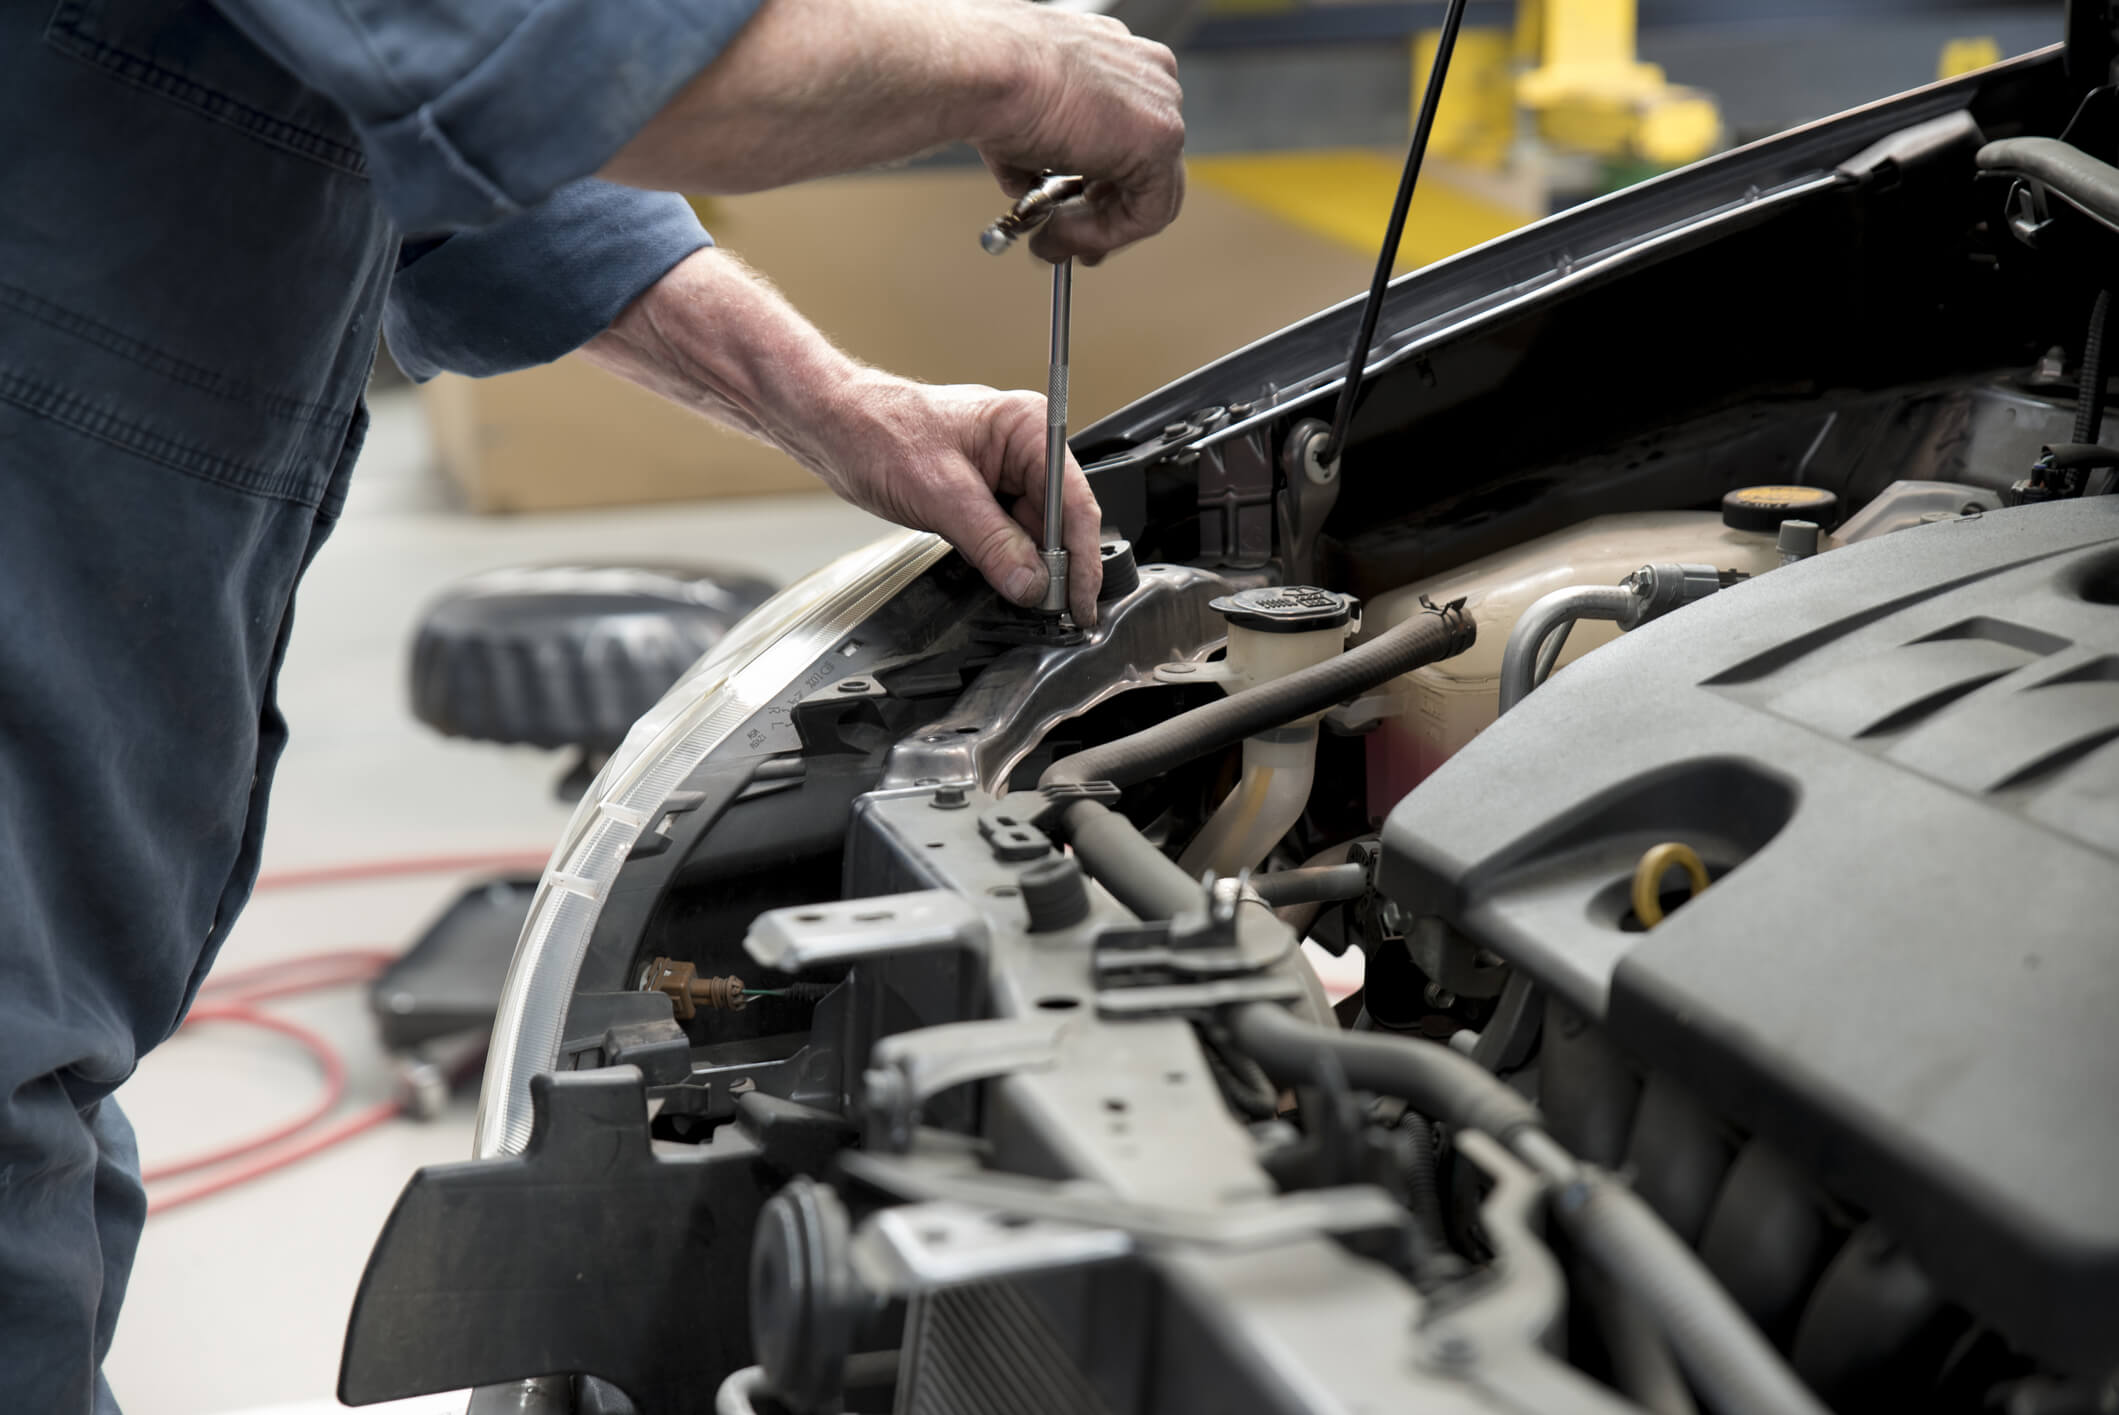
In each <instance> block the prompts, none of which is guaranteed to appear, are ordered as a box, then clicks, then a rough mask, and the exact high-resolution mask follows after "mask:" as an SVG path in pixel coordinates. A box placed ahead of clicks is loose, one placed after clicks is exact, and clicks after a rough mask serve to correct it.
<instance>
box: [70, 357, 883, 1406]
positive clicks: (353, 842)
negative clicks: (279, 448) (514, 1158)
mask: <svg viewBox="0 0 2119 1415" xmlns="http://www.w3.org/2000/svg"><path fill="white" fill-rule="evenodd" d="M437 475H438V474H437V473H436V472H435V471H434V469H433V464H432V458H431V455H430V450H429V447H428V443H427V437H426V431H425V427H424V424H423V423H422V421H421V419H420V415H419V409H418V405H417V403H416V400H415V399H414V398H413V396H412V395H411V394H410V393H409V392H408V391H406V390H403V389H398V390H394V391H390V392H385V393H382V394H380V395H379V396H378V397H377V398H376V400H375V427H374V431H373V432H372V434H371V435H370V438H369V441H368V447H367V451H366V453H365V455H364V456H363V458H362V461H361V465H360V469H359V472H358V474H357V475H356V477H355V480H354V487H353V492H352V497H351V500H350V503H349V505H348V507H347V511H346V516H345V519H344V521H343V522H342V523H341V524H340V526H339V529H338V531H337V533H336V534H335V535H334V537H333V538H332V541H331V543H330V544H329V545H328V546H326V547H325V549H324V551H323V553H322V555H321V557H320V558H319V559H318V560H317V562H316V565H315V567H314V568H313V569H312V570H311V572H310V574H309V578H308V580H307V582H306V584H305V585H304V586H303V588H302V591H301V595H300V599H299V601H298V605H297V614H296V627H295V633H294V640H293V645H292V648H291V650H290V652H289V654H288V658H287V664H286V669H285V672H284V673H283V674H282V676H281V680H280V693H281V699H282V702H283V704H284V707H285V710H286V714H287V717H288V719H289V721H290V722H291V724H292V728H293V741H292V744H291V745H290V746H289V748H288V751H287V755H286V758H285V760H284V762H283V763H282V765H281V767H280V771H279V778H278V784H277V788H276V790H275V791H274V794H273V802H272V816H271V827H270V830H269V832H268V834H267V837H266V847H265V869H266V871H267V872H268V873H269V872H271V871H274V870H284V869H288V868H291V867H301V866H310V865H322V864H330V863H335V862H343V861H358V860H372V859H379V858H384V857H402V856H411V855H425V854H433V853H461V852H469V851H511V850H523V851H533V852H536V853H538V854H542V853H544V852H545V851H547V850H549V849H550V847H551V843H552V841H553V840H554V839H555V838H556V836H557V835H558V832H559V830H560V828H561V826H562V825H564V824H565V821H566V818H567V814H568V811H567V808H566V807H565V806H563V805H561V804H560V803H558V802H557V801H555V800H554V799H553V796H552V783H553V781H554V780H555V778H556V776H557V774H558V772H559V770H560V766H561V763H560V762H559V760H558V758H557V757H555V756H553V755H550V754H547V753H543V752H539V751H535V750H530V749H515V748H504V747H497V746H491V745H485V744H479V743H470V742H462V741H450V740H446V739H444V738H442V737H440V736H437V735H436V734H434V733H433V732H431V731H430V730H428V729H427V728H425V727H423V726H421V725H420V724H419V723H417V722H415V721H414V720H413V718H412V716H411V714H410V712H409V711H408V709H407V707H406V704H405V686H404V671H405V658H406V653H407V649H408V647H409V644H410V641H411V633H412V628H413V625H414V623H415V622H416V620H417V618H418V615H419V613H420V611H421V609H422V607H423V606H424V605H425V604H426V603H427V601H428V600H429V599H430V598H431V597H432V596H433V595H434V594H435V593H436V592H437V591H438V590H440V589H441V588H442V587H443V586H444V585H447V584H448V583H450V582H451V581H453V580H456V579H458V578H460V577H462V576H464V575H467V574H470V573H472V572H473V571H477V570H483V569H487V568H491V567H494V566H500V565H517V564H537V563H551V562H555V561H566V560H588V561H596V560H611V559H624V558H627V557H635V556H645V557H651V558H666V559H681V560H695V561H700V562H704V563H710V564H727V565H729V566H731V567H736V568H741V569H745V570H750V571H755V572H760V573H763V574H765V575H767V576H768V577H770V578H772V579H774V580H775V581H777V582H779V583H785V582H787V581H788V580H790V579H792V578H794V577H795V576H797V575H799V574H801V573H803V572H804V571H807V570H809V569H811V568H813V567H815V566H817V565H819V564H822V563H824V562H825V561H826V560H828V559H830V558H832V557H833V556H836V555H839V554H840V553H842V552H844V551H847V550H850V549H853V548H854V547H856V546H858V545H861V544H863V543H865V542H866V541H868V540H870V539H872V538H873V537H874V536H875V535H876V534H877V533H878V532H879V531H880V530H881V529H882V527H881V525H880V523H879V522H877V521H875V520H873V519H871V518H870V517H868V516H866V515H865V514H863V513H861V512H858V511H855V510H853V509H852V508H851V507H848V506H846V505H844V504H843V503H841V502H839V501H837V500H836V499H834V498H832V497H830V496H827V495H821V494H820V495H817V496H794V497H775V498H769V499H752V500H741V501H729V502H720V503H694V504H686V505H677V506H650V507H643V508H637V509H626V510H613V511H595V512H579V513H568V514H564V515H543V516H520V517H511V518H487V517H475V516H470V515H466V514H464V513H462V512H459V511H455V510H452V509H449V507H448V505H447V500H446V497H445V496H444V494H443V491H442V487H441V485H440V483H439V481H438V480H437ZM465 882H466V878H465V877H452V876H441V877H420V878H410V879H401V880H392V881H387V882H380V883H371V884H358V885H346V886H334V887H331V888H309V889H297V890H288V891H281V892H271V893H265V894H262V895H260V896H259V897H258V899H257V900H256V901H255V902H254V903H253V904H252V905H251V906H250V909H249V911H248V912H247V913H246V914H245V915H244V916H243V919H242V921H241V922H240V923H239V924H238V925H237V927H236V929H235V932H234V935H233V936H232V938H231V939H230V941H229V943H228V947H227V949H226V951H225V952H224V953H223V955H222V958H221V960H220V965H219V967H220V969H222V970H227V969H231V968H237V967H242V966H245V965H249V964H255V963H258V962H260V961H270V960H273V959H278V958H285V957H291V956H294V955H299V954H303V953H309V952H313V951H316V950H319V949H328V948H340V947H349V946H368V947H376V946H380V947H385V948H393V949H394V948H402V947H403V946H404V945H406V944H407V943H409V942H410V941H411V939H412V938H413V937H414V936H415V935H416V934H417V933H418V932H419V931H420V930H421V929H422V928H424V927H425V925H426V924H427V923H428V922H429V921H430V920H431V919H432V918H433V916H434V915H436V914H437V913H438V912H439V911H440V910H441V908H442V907H443V906H444V905H445V904H446V903H447V902H448V901H449V900H450V899H451V898H453V897H454V896H455V894H456V893H457V892H458V891H459V890H460V889H461V888H462V886H463V885H464V883H465ZM274 1006H275V1007H276V1008H278V1009H280V1010H283V1011H284V1012H285V1013H286V1015H288V1016H290V1017H293V1018H296V1019H298V1020H300V1021H303V1022H306V1023H309V1024H311V1025H312V1026H314V1027H316V1028H318V1029H319V1030H321V1031H322V1032H324V1033H325V1034H326V1035H327V1036H329V1037H330V1038H332V1039H333V1040H334V1041H335V1042H336V1043H338V1044H339V1045H340V1046H341V1047H342V1048H343V1049H344V1052H345V1054H346V1057H347V1060H348V1063H349V1068H350V1093H349V1097H348V1102H347V1108H348V1109H350V1108H352V1107H353V1106H355V1105H358V1104H365V1103H367V1102H369V1101H374V1100H380V1099H383V1098H385V1097H386V1096H388V1095H389V1094H390V1086H391V1080H390V1073H389V1069H388V1066H387V1063H386V1061H385V1058H384V1056H383V1054H382V1052H381V1051H380V1049H379V1048H378V1047H377V1045H376V1042H375V1035H374V1029H373V1026H372V1025H371V1023H370V1021H369V1019H368V1016H367V1013H366V1010H365V998H364V995H363V991H362V990H361V989H359V988H345V989H340V990H337V991H335V992H331V993H327V994H323V995H321V996H319V997H317V998H315V999H313V1000H306V999H305V1000H296V1001H292V1002H288V1003H284V1004H274ZM316 1084H317V1078H316V1075H315V1071H314V1068H313V1067H312V1066H311V1064H310V1063H309V1062H308V1061H307V1060H306V1058H304V1057H303V1056H302V1055H301V1054H300V1053H299V1052H297V1051H296V1050H295V1049H294V1048H293V1047H292V1046H291V1045H289V1044H288V1043H286V1042H284V1041H281V1040H279V1039H276V1038H274V1037H271V1036H267V1035H258V1034H252V1033H250V1032H248V1031H245V1030H241V1029H235V1028H202V1029H201V1031H200V1034H199V1035H196V1036H185V1037H180V1038H178V1039H177V1040H175V1041H173V1042H171V1043H170V1044H169V1045H167V1046H165V1047H163V1048H162V1049H161V1050H160V1051H158V1052H156V1053H155V1054H153V1055H152V1056H150V1057H149V1058H148V1059H147V1060H146V1061H145V1062H144V1063H143V1064H142V1065H141V1067H140V1071H139V1074H138V1075H137V1076H136V1077H134V1079H133V1080H132V1081H130V1082H129V1083H127V1085H126V1086H125V1088H124V1089H123V1090H122V1091H121V1092H120V1100H121V1102H122V1104H123V1105H124V1107H125V1109H126V1111H127V1113H128V1114H130V1115H131V1117H132V1120H133V1124H134V1125H135V1127H136V1128H137V1130H138V1132H139V1137H140V1153H141V1157H142V1159H143V1161H144V1162H145V1163H147V1164H149V1165H152V1164H155V1163H156V1162H158V1161H164V1160H169V1159H173V1158H177V1157H179V1156H182V1155H186V1154H190V1153H192V1152H194V1151H197V1150H200V1149H203V1148H207V1147H210V1146H213V1145H215V1144H217V1143H222V1142H225V1141H228V1140H232V1139H235V1138H238V1137H240V1136H243V1135H246V1134H249V1133H253V1132H255V1131H256V1130H257V1129H259V1128H260V1127H261V1126H265V1125H269V1124H271V1123H272V1122H273V1121H275V1120H277V1119H280V1118H284V1117H286V1116H289V1115H291V1114H293V1113H295V1112H296V1111H298V1110H299V1109H300V1108H301V1107H302V1106H303V1105H304V1104H306V1103H307V1101H308V1099H309V1097H311V1096H312V1095H313V1094H314V1088H315V1086H316ZM471 1128H472V1104H471V1102H470V1100H468V1099H463V1100H459V1101H458V1102H457V1103H456V1104H455V1105H454V1106H452V1107H451V1109H450V1110H449V1111H448V1113H447V1114H446V1115H444V1116H443V1117H442V1118H441V1119H439V1120H436V1121H433V1122H430V1123H425V1124H422V1123H418V1122H414V1121H410V1120H400V1121H395V1122H392V1123H391V1124H389V1125H387V1126H384V1127H383V1128H381V1129H378V1130H373V1131H370V1132H368V1133H367V1134H365V1135H363V1136H361V1137H360V1138H359V1139H357V1140H354V1141H352V1142H350V1143H348V1144H345V1145H343V1146H341V1147H339V1148H337V1149H333V1150H331V1151H329V1152H327V1153H325V1154H323V1155H320V1156H318V1157H316V1158H314V1159H311V1160H308V1161H306V1162H303V1163H301V1164H299V1165H297V1166H295V1167H293V1168H291V1169H289V1170H285V1171H282V1172H280V1173H278V1174H275V1175H272V1176H270V1177H267V1178H265V1179H262V1180H259V1181H258V1182H256V1183H253V1184H250V1185H247V1186H245V1187H243V1188H241V1189H238V1190H234V1191H232V1192H230V1193H228V1194H225V1195H222V1196H219V1197H216V1198H211V1199H207V1200H204V1201H202V1202H199V1203H197V1204H194V1205H191V1206H189V1207H185V1208H181V1209H178V1210H175V1211H173V1212H171V1213H169V1214H167V1215H165V1216H161V1217H157V1218H154V1219H151V1220H150V1221H149V1222H148V1225H147V1233H146V1237H145V1239H144V1241H143V1242H142V1244H141V1248H140V1256H139V1262H138V1265H137V1266H136V1267H135V1269H134V1272H133V1278H132V1288H131V1292H130V1295H129V1296H128V1298H127V1300H126V1304H125V1311H124V1316H123V1319H122V1320H121V1321H120V1323H119V1326H118V1334H117V1342H116V1346H115V1349H114V1350H113V1351H112V1353H111V1358H110V1362H109V1365H108V1367H107V1371H108V1374H109V1377H110V1380H111V1384H112V1386H113V1388H114V1389H115V1391H116V1393H117V1395H118V1398H119V1400H120V1402H121V1403H122V1404H123V1405H124V1407H125V1409H126V1411H127V1412H128V1415H222V1412H234V1411H252V1410H257V1409H260V1408H262V1407H272V1408H273V1409H274V1411H275V1415H283V1412H282V1410H281V1408H282V1407H287V1408H288V1409H289V1410H292V1409H300V1410H302V1411H304V1412H307V1411H311V1410H326V1409H336V1408H337V1406H336V1403H335V1402H333V1401H330V1400H329V1399H328V1397H329V1396H330V1393H331V1391H332V1389H333V1387H334V1385H335V1384H336V1380H337V1372H338V1355H339V1344H340V1341H341V1340H342V1338H343V1335H344V1331H345V1320H346V1312H347V1308H348V1306H349V1304H350V1302H351V1300H352V1297H353V1289H354V1285H355V1283H356V1281H357V1280H358V1279H359V1276H360V1272H361V1267H362V1264H363V1263H364V1262H365V1260H366V1258H367V1254H368V1249H369V1245H370V1244H371V1242H372V1241H373V1239H374V1237H375V1234H376V1232H377V1230H378V1229H379V1228H380V1227H381V1225H382V1221H383V1218H384V1216H385V1215H386V1214H387V1213H388V1212H389V1208H390V1205H391V1203H392V1201H393V1200H394V1199H395V1198H396V1197H397V1193H398V1190H399V1189H400V1188H401V1187H402V1185H403V1184H404V1181H405V1178H406V1177H407V1176H408V1175H409V1174H410V1173H411V1172H412V1171H413V1170H414V1169H415V1168H417V1167H418V1166H420V1165H423V1164H429V1163H434V1162H437V1161H443V1160H453V1159H460V1158H464V1157H466V1156H468V1155H469V1153H470V1146H471ZM448 1408H449V1406H448V1405H447V1403H440V1404H437V1403H436V1402H433V1401H427V1402H421V1403H418V1404H417V1405H414V1406H408V1407H407V1410H406V1411H405V1412H404V1415H430V1412H435V1411H439V1410H446V1409H448ZM455 1408H456V1409H458V1410H460V1409H461V1403H460V1402H459V1403H457V1405H456V1406H455Z"/></svg>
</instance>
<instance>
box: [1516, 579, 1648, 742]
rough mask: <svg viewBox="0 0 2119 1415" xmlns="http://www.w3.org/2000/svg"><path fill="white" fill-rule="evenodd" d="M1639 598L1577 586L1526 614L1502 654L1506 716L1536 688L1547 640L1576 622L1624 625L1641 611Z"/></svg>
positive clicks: (1615, 589)
mask: <svg viewBox="0 0 2119 1415" xmlns="http://www.w3.org/2000/svg"><path fill="white" fill-rule="evenodd" d="M1640 606H1641V601H1640V597H1639V596H1638V595H1636V594H1634V592H1633V591H1632V590H1630V589H1627V588H1626V587H1625V586H1624V585H1576V586H1575V587H1574V588H1572V589H1565V590H1554V591H1553V592H1552V593H1551V594H1549V595H1546V596H1545V597H1544V598H1543V599H1540V600H1539V601H1537V602H1536V603H1535V604H1533V605H1531V607H1530V608H1528V609H1526V610H1524V611H1523V613H1522V616H1521V617H1520V618H1518V619H1517V620H1516V627H1515V628H1513V629H1511V630H1509V633H1508V647H1507V648H1505V649H1503V650H1502V651H1501V706H1500V710H1501V711H1502V712H1507V711H1508V710H1509V709H1510V708H1512V707H1514V706H1515V705H1516V704H1517V703H1520V702H1522V701H1523V699H1524V698H1525V697H1527V696H1528V695H1529V693H1530V690H1531V689H1532V688H1534V687H1536V686H1537V683H1536V676H1537V669H1538V650H1539V649H1540V648H1541V647H1543V646H1544V643H1545V639H1546V636H1547V635H1549V634H1551V633H1552V632H1553V631H1554V630H1556V629H1558V628H1559V627H1560V626H1561V625H1562V624H1572V623H1574V621H1575V620H1577V619H1612V620H1616V621H1618V622H1619V623H1621V624H1623V623H1625V622H1626V621H1627V620H1628V619H1629V618H1631V617H1632V616H1633V614H1634V613H1635V612H1636V611H1638V610H1639V609H1640Z"/></svg>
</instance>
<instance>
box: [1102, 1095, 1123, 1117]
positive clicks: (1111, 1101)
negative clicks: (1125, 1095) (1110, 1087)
mask: <svg viewBox="0 0 2119 1415" xmlns="http://www.w3.org/2000/svg"><path fill="white" fill-rule="evenodd" d="M1104 1109H1105V1110H1108V1111H1111V1112H1113V1113H1114V1114H1118V1115H1123V1114H1125V1111H1126V1103H1125V1101H1123V1100H1121V1099H1120V1098H1119V1097H1117V1096H1106V1097H1105V1098H1104Z"/></svg>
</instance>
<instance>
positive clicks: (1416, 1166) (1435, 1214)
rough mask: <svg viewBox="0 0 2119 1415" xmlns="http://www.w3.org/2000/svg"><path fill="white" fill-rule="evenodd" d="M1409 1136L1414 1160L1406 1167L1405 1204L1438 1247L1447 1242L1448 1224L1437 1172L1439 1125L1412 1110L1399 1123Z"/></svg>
mask: <svg viewBox="0 0 2119 1415" xmlns="http://www.w3.org/2000/svg"><path fill="white" fill-rule="evenodd" d="M1398 1128H1399V1129H1400V1130H1403V1131H1404V1132H1405V1135H1406V1143H1407V1149H1408V1150H1409V1152H1410V1160H1409V1162H1408V1163H1407V1165H1406V1167H1405V1206H1406V1208H1408V1209H1410V1210H1411V1211H1412V1215H1413V1222H1414V1223H1416V1224H1418V1225H1419V1226H1420V1231H1421V1233H1422V1234H1423V1235H1424V1236H1425V1237H1426V1238H1427V1239H1428V1241H1429V1242H1430V1243H1432V1244H1434V1245H1435V1246H1436V1247H1442V1246H1444V1245H1445V1242H1446V1239H1445V1234H1446V1231H1447V1226H1446V1225H1445V1223H1444V1222H1443V1215H1442V1185H1441V1182H1440V1181H1439V1180H1438V1179H1437V1177H1436V1174H1435V1127H1434V1124H1433V1122H1431V1121H1430V1120H1429V1119H1428V1118H1427V1117H1426V1116H1424V1115H1417V1114H1415V1113H1413V1112H1412V1111H1407V1112H1406V1113H1405V1118H1404V1119H1403V1120H1401V1121H1399V1122H1398Z"/></svg>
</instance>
